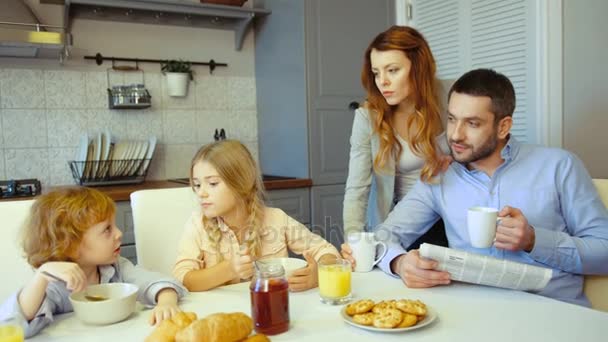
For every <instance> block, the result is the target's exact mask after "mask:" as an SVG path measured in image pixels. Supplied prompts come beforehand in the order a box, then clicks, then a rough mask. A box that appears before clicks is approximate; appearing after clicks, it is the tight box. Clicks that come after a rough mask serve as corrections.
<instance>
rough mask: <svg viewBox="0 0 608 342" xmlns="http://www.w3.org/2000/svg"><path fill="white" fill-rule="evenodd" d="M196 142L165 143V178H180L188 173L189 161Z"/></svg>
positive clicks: (197, 147) (195, 147)
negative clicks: (181, 143)
mask: <svg viewBox="0 0 608 342" xmlns="http://www.w3.org/2000/svg"><path fill="white" fill-rule="evenodd" d="M199 148H200V146H199V145H197V144H183V145H166V149H165V155H164V164H165V176H166V177H167V178H182V177H188V176H189V175H190V162H191V161H192V157H194V154H196V151H198V149H199Z"/></svg>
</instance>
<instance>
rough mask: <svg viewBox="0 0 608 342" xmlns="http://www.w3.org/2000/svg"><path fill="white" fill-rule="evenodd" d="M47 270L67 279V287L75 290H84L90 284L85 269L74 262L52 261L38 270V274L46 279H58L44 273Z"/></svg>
mask: <svg viewBox="0 0 608 342" xmlns="http://www.w3.org/2000/svg"><path fill="white" fill-rule="evenodd" d="M45 272H46V273H49V274H51V275H52V276H54V277H56V278H59V279H61V280H63V281H65V283H66V287H67V289H68V290H71V291H74V292H79V291H82V290H84V289H85V288H86V287H87V285H88V282H87V277H86V276H85V274H84V271H83V270H82V268H80V266H78V264H77V263H74V262H67V261H50V262H47V263H45V264H43V265H42V266H40V267H39V268H38V270H37V271H36V273H37V275H38V276H42V277H43V278H44V279H45V280H46V281H49V282H52V281H57V279H56V278H53V277H51V276H49V275H46V274H44V273H45Z"/></svg>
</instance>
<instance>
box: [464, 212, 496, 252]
mask: <svg viewBox="0 0 608 342" xmlns="http://www.w3.org/2000/svg"><path fill="white" fill-rule="evenodd" d="M498 219H499V217H498V209H496V208H488V207H472V208H469V210H468V212H467V228H468V230H469V238H470V239H471V246H473V247H475V248H490V247H492V244H493V243H494V238H495V237H496V224H497V222H498Z"/></svg>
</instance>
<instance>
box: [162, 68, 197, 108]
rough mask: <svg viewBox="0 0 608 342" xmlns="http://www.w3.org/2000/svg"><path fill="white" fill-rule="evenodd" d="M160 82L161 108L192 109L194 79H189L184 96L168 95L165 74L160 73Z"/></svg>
mask: <svg viewBox="0 0 608 342" xmlns="http://www.w3.org/2000/svg"><path fill="white" fill-rule="evenodd" d="M160 83H161V89H162V104H163V109H194V108H195V107H196V83H197V82H196V81H190V84H189V85H188V93H187V94H186V96H184V97H173V96H169V93H168V90H167V76H165V75H162V76H161V78H160Z"/></svg>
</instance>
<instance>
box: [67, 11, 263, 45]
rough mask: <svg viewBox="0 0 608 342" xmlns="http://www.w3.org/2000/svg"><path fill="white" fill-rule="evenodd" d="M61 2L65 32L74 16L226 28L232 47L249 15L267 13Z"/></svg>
mask: <svg viewBox="0 0 608 342" xmlns="http://www.w3.org/2000/svg"><path fill="white" fill-rule="evenodd" d="M64 3H65V18H66V31H67V32H70V30H71V26H72V25H71V24H72V21H73V20H74V19H88V20H103V21H121V22H127V23H144V24H152V25H176V26H188V27H205V28H212V29H223V30H226V29H228V30H233V31H234V44H235V48H236V50H240V49H241V47H242V45H243V40H244V38H245V34H246V33H247V31H248V30H249V28H250V27H251V24H252V23H253V19H254V18H258V17H262V16H265V15H268V14H270V11H268V10H266V9H263V8H249V7H238V6H218V5H214V4H203V3H196V2H187V1H179V2H177V1H169V0H65V1H64Z"/></svg>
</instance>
